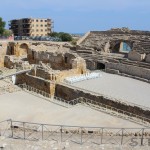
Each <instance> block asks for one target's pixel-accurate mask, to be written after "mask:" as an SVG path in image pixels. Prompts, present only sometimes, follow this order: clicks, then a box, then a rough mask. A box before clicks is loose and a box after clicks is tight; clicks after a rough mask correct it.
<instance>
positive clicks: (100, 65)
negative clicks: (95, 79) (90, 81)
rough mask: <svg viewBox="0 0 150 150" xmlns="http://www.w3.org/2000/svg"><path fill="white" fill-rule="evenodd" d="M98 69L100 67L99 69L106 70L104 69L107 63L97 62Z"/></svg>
mask: <svg viewBox="0 0 150 150" xmlns="http://www.w3.org/2000/svg"><path fill="white" fill-rule="evenodd" d="M97 69H98V70H104V69H105V64H104V63H100V62H97Z"/></svg>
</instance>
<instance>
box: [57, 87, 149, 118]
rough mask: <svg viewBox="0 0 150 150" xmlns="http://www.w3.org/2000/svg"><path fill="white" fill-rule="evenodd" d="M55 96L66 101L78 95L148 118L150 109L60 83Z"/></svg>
mask: <svg viewBox="0 0 150 150" xmlns="http://www.w3.org/2000/svg"><path fill="white" fill-rule="evenodd" d="M55 96H57V97H60V98H62V99H65V100H68V101H70V100H74V99H76V98H79V97H84V98H87V99H91V100H94V101H96V102H99V103H102V104H106V105H109V106H112V107H115V108H118V109H121V110H124V111H128V112H131V113H133V114H137V115H139V116H141V114H142V116H143V117H146V118H150V111H148V110H143V109H142V108H140V107H137V106H131V105H127V104H125V103H123V102H119V101H114V100H113V99H111V98H106V97H104V96H97V95H95V94H92V93H89V92H87V93H86V92H85V91H81V90H78V89H74V88H72V87H69V86H64V85H61V84H57V85H56V90H55Z"/></svg>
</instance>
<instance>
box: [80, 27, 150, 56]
mask: <svg viewBox="0 0 150 150" xmlns="http://www.w3.org/2000/svg"><path fill="white" fill-rule="evenodd" d="M119 42H126V43H127V44H128V45H129V46H130V47H131V48H132V50H135V51H138V52H140V53H146V54H148V53H150V32H144V31H135V30H119V29H118V30H108V31H91V32H90V34H88V36H87V37H86V38H84V39H83V40H82V41H80V44H79V46H80V47H89V48H94V49H95V50H98V51H104V52H113V49H114V46H115V45H116V44H117V43H119Z"/></svg>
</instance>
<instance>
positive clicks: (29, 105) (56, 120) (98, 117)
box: [0, 91, 141, 128]
mask: <svg viewBox="0 0 150 150" xmlns="http://www.w3.org/2000/svg"><path fill="white" fill-rule="evenodd" d="M10 118H11V119H13V120H19V121H31V122H37V123H49V124H63V125H80V126H98V127H137V128H138V127H141V126H140V125H137V124H135V123H132V122H129V121H126V120H123V119H120V118H116V117H114V116H110V115H108V114H105V113H102V112H99V111H96V110H93V109H90V108H88V107H85V106H81V105H77V106H75V107H72V108H65V107H62V106H59V105H57V104H53V103H51V102H48V101H46V100H44V99H41V98H39V97H36V96H34V95H31V94H29V93H26V92H24V91H19V92H15V93H7V94H3V95H0V120H6V119H10Z"/></svg>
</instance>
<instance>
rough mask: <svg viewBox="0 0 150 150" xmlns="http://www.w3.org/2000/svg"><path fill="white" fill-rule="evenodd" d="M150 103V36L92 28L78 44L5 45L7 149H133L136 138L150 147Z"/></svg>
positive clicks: (0, 59) (0, 71)
mask: <svg viewBox="0 0 150 150" xmlns="http://www.w3.org/2000/svg"><path fill="white" fill-rule="evenodd" d="M149 98H150V32H149V31H136V30H129V29H128V28H114V29H111V30H108V31H90V32H88V33H86V34H85V35H84V36H83V37H81V38H80V39H79V40H78V41H77V44H76V45H72V44H71V43H68V42H47V41H45V42H44V41H31V40H22V41H0V120H2V121H3V120H6V121H3V122H1V125H0V126H1V127H0V129H1V130H0V137H1V139H3V140H0V144H3V143H6V148H5V149H9V148H7V142H8V143H11V142H12V141H13V142H14V143H16V144H17V145H18V147H15V148H14V147H13V146H14V145H11V144H10V145H11V146H12V147H13V148H14V149H21V148H19V146H21V145H23V146H29V147H30V148H28V149H36V147H38V146H39V147H40V146H41V145H42V146H43V147H42V148H41V147H40V148H39V149H43V150H44V149H48V147H51V149H55V148H56V147H57V148H56V149H63V148H65V149H72V150H73V149H79V147H78V144H79V145H80V149H90V150H91V149H103V148H106V149H107V150H108V149H112V147H115V146H116V148H118V147H117V146H118V145H119V146H120V145H122V146H124V147H125V148H126V149H128V146H131V145H132V144H133V143H132V141H131V139H132V138H136V139H137V140H138V141H137V142H139V145H145V147H144V146H143V147H142V148H143V149H144V148H146V147H148V146H149V145H148V142H147V140H146V139H148V138H150V129H149V127H150V102H149ZM6 126H7V130H6ZM21 139H27V140H26V143H25V144H24V143H23V141H22V140H21ZM28 140H29V141H28ZM32 140H33V141H32ZM31 141H32V142H31ZM47 141H49V142H47ZM36 142H38V144H37V143H36ZM60 143H61V144H60ZM34 144H35V145H36V146H33V145H34ZM8 145H9V144H8ZM10 145H9V146H10ZM37 145H38V146H37ZM62 145H63V148H62ZM139 145H137V147H135V148H137V149H139V147H138V146H139ZM0 146H1V145H0ZM44 146H45V147H44ZM71 146H72V148H71ZM60 147H61V148H60ZM142 148H140V149H142ZM148 148H149V147H148ZM37 149H38V148H37ZM118 149H119V148H118ZM129 149H131V147H130V148H129Z"/></svg>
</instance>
